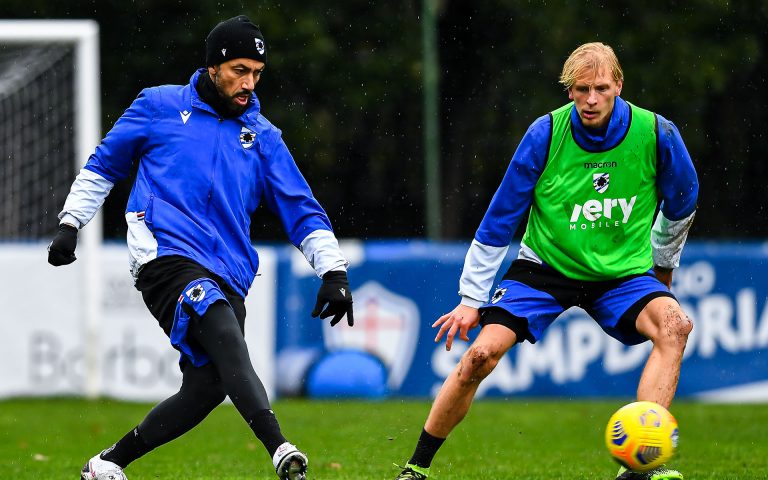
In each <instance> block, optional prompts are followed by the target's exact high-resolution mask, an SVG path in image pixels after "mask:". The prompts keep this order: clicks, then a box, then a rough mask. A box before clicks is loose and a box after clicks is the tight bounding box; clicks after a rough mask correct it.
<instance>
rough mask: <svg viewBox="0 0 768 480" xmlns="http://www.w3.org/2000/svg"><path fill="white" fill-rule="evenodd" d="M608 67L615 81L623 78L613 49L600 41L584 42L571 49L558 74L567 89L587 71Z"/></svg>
mask: <svg viewBox="0 0 768 480" xmlns="http://www.w3.org/2000/svg"><path fill="white" fill-rule="evenodd" d="M603 68H608V69H609V70H610V71H611V73H612V74H613V80H614V81H616V82H619V81H623V80H624V72H622V71H621V65H619V59H618V58H616V54H615V53H614V52H613V49H612V48H611V47H609V46H608V45H606V44H604V43H600V42H592V43H585V44H584V45H581V46H580V47H579V48H577V49H576V50H574V51H573V53H571V55H570V56H569V57H568V60H566V61H565V63H564V64H563V72H562V73H561V74H560V83H562V84H563V85H564V86H565V89H566V90H568V89H569V88H571V86H572V85H573V84H574V83H575V82H576V80H578V79H579V78H580V77H581V76H583V75H584V74H585V73H587V72H595V74H598V73H599V72H600V70H601V69H603Z"/></svg>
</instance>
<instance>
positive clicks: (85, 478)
mask: <svg viewBox="0 0 768 480" xmlns="http://www.w3.org/2000/svg"><path fill="white" fill-rule="evenodd" d="M80 479H81V480H128V477H126V476H125V474H124V473H123V469H122V467H120V465H118V464H116V463H112V462H109V461H107V460H104V459H102V458H101V454H98V455H96V456H95V457H93V458H92V459H90V460H88V463H86V464H85V466H84V467H83V469H82V470H81V471H80Z"/></svg>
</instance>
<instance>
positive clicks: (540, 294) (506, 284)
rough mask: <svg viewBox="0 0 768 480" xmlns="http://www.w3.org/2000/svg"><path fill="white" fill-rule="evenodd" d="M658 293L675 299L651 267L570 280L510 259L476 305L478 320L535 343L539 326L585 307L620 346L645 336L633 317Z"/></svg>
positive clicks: (546, 268)
mask: <svg viewBox="0 0 768 480" xmlns="http://www.w3.org/2000/svg"><path fill="white" fill-rule="evenodd" d="M657 297H671V298H675V297H674V295H672V293H671V292H670V291H669V289H668V288H667V287H666V285H664V284H663V283H661V282H660V281H659V280H658V279H656V276H655V275H654V274H653V271H652V270H649V271H648V272H646V273H643V274H638V275H629V276H626V277H621V278H617V279H614V280H606V281H599V282H587V281H581V280H573V279H571V278H568V277H566V276H564V275H563V274H561V273H559V272H558V271H556V270H555V269H553V268H552V267H549V266H547V265H540V264H538V263H535V262H531V261H528V260H515V261H513V262H512V265H511V266H510V267H509V270H508V271H507V273H506V274H505V275H504V279H503V280H502V282H501V284H499V287H498V288H497V289H496V291H495V292H494V294H493V298H492V299H491V301H490V302H489V303H486V304H484V305H483V306H481V307H480V315H481V319H480V324H481V325H483V326H484V325H488V324H491V323H494V324H501V325H505V326H507V327H509V328H510V329H512V330H513V331H514V332H515V334H516V335H517V341H518V342H522V341H523V340H528V341H529V342H531V343H536V341H537V340H539V339H540V338H541V336H542V335H543V334H544V330H546V329H547V327H549V325H550V324H552V322H554V321H555V319H556V318H557V317H558V316H559V315H560V314H561V313H563V312H564V311H566V310H567V309H569V308H571V307H580V308H582V309H584V310H585V311H586V312H587V313H588V314H589V315H590V316H591V317H592V318H593V319H594V320H595V321H596V322H597V324H598V325H600V328H602V329H603V330H604V331H605V333H607V334H608V335H610V336H611V337H613V338H615V339H616V340H618V341H620V342H621V343H623V344H624V345H637V344H639V343H642V342H644V341H646V340H647V338H646V337H645V336H644V335H642V334H641V333H639V332H638V331H637V328H636V327H635V321H636V320H637V316H638V315H639V314H640V312H641V311H642V310H643V308H645V306H646V305H648V303H649V302H650V301H651V300H653V299H654V298H657Z"/></svg>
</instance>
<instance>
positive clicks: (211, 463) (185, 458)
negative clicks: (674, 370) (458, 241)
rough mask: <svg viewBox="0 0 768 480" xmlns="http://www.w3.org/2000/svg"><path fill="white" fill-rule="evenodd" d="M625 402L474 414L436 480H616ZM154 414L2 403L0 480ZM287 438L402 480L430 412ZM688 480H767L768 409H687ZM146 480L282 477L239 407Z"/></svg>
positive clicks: (449, 447)
mask: <svg viewBox="0 0 768 480" xmlns="http://www.w3.org/2000/svg"><path fill="white" fill-rule="evenodd" d="M619 403H620V402H615V401H614V402H605V401H594V402H584V401H579V402H575V401H574V402H571V401H549V400H547V401H534V400H527V401H526V400H509V401H489V400H483V401H478V402H475V404H474V405H473V407H472V410H471V411H470V413H469V415H468V416H467V418H466V419H465V420H464V422H462V424H461V425H459V427H458V428H457V429H456V430H455V431H454V432H453V434H452V435H451V437H450V438H449V439H448V441H447V442H446V443H445V445H444V446H443V448H442V449H441V450H440V452H439V453H438V455H437V457H436V459H435V462H434V463H433V465H432V478H435V479H437V480H449V479H455V480H459V479H461V480H472V479H478V480H479V479H525V480H537V479H541V480H545V479H546V480H555V479H613V478H614V475H615V473H616V470H617V468H616V466H614V464H613V463H612V461H611V460H610V459H609V458H608V454H607V453H606V451H605V448H604V446H603V434H604V428H605V423H606V422H607V420H608V417H609V416H610V414H611V413H613V411H614V410H615V409H616V408H617V407H618V406H619ZM149 408H151V406H150V405H144V404H135V403H124V402H116V401H106V400H105V401H95V402H90V401H85V400H79V399H16V400H6V401H0V479H3V480H4V479H12V478H19V479H49V478H52V479H71V480H74V479H75V478H78V477H77V475H78V471H79V469H80V468H81V467H82V464H83V463H84V462H85V461H86V460H87V459H88V458H89V457H91V456H92V455H93V454H95V453H96V452H97V451H99V450H101V449H103V448H105V447H107V446H109V445H111V444H112V443H113V442H114V441H115V440H117V439H118V438H119V437H120V436H122V435H123V434H124V433H125V432H127V431H128V430H129V429H131V428H132V427H133V426H135V425H136V424H137V423H138V422H139V421H140V420H141V419H142V418H143V416H144V414H145V413H146V412H147V411H148V410H149ZM274 409H275V411H276V413H277V416H278V419H279V420H280V422H281V425H282V427H283V432H284V433H285V434H286V436H287V437H288V438H289V439H291V441H293V442H294V443H296V444H297V445H299V446H300V447H301V448H302V449H303V450H304V451H305V452H307V454H308V455H309V458H310V479H313V480H318V479H324V480H331V479H340V480H341V479H349V480H352V479H355V480H361V479H363V480H368V479H371V480H373V479H382V480H385V479H392V478H394V476H395V475H396V474H397V469H396V467H394V466H393V465H392V464H393V462H394V463H399V464H402V463H404V462H405V461H406V460H407V459H408V458H409V457H410V455H411V453H412V450H413V446H414V443H415V441H416V439H417V437H418V435H419V433H420V432H421V427H422V425H423V422H424V419H425V418H426V415H427V412H428V411H429V403H428V402H413V401H399V400H390V401H386V402H378V403H376V402H374V403H366V402H352V401H340V402H316V401H313V402H308V401H280V402H277V403H276V404H275V405H274ZM672 412H673V413H674V414H675V416H676V417H677V419H678V422H679V423H680V429H681V433H680V440H681V445H680V448H679V451H678V452H679V455H678V456H677V458H676V459H675V460H674V461H673V462H672V464H671V465H672V466H674V467H676V468H678V469H680V470H681V471H683V473H684V474H685V476H686V479H690V480H705V479H717V480H725V479H740V480H742V479H765V478H768V473H766V472H767V471H768V460H766V458H768V432H767V431H766V427H768V405H710V404H699V403H686V402H677V403H675V405H674V406H673V409H672ZM126 473H127V475H128V477H129V478H130V480H140V479H179V478H183V479H217V480H240V479H243V480H245V479H249V480H253V479H269V480H274V479H275V478H276V477H275V475H274V471H273V469H272V467H271V461H270V459H269V458H268V455H267V454H266V452H265V451H264V449H263V447H262V446H261V444H259V443H258V442H257V441H255V440H254V438H253V436H252V435H251V434H250V430H249V429H248V428H247V427H246V426H245V423H244V422H243V421H242V419H241V418H240V416H239V415H238V413H237V411H236V410H235V409H234V407H232V406H231V405H223V406H221V407H219V408H217V409H216V410H215V411H214V412H213V413H212V414H211V415H210V416H209V417H208V418H207V419H206V420H205V421H204V422H203V423H202V424H201V425H200V426H198V427H197V428H196V429H194V430H193V431H191V432H189V433H188V434H187V435H185V436H183V437H181V438H179V439H177V440H175V441H174V442H171V443H170V444H167V445H164V446H162V447H160V448H158V449H157V450H155V451H153V452H151V453H150V454H148V455H147V456H145V457H143V458H141V459H139V460H137V461H136V462H134V463H133V464H132V465H130V466H129V467H128V468H127V469H126Z"/></svg>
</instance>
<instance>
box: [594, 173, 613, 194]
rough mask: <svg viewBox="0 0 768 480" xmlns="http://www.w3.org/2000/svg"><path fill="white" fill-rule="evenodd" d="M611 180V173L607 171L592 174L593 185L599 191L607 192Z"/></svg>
mask: <svg viewBox="0 0 768 480" xmlns="http://www.w3.org/2000/svg"><path fill="white" fill-rule="evenodd" d="M609 181H610V175H609V174H607V173H594V174H592V185H593V186H594V187H595V190H597V193H605V191H606V190H608V183H610V182H609Z"/></svg>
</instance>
